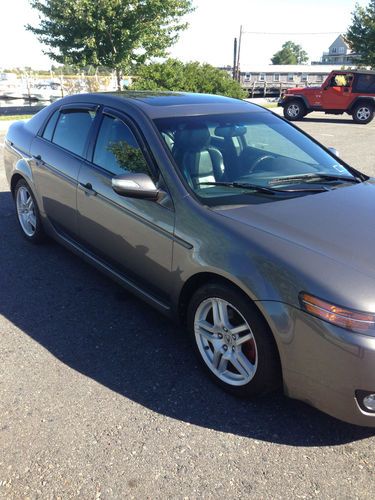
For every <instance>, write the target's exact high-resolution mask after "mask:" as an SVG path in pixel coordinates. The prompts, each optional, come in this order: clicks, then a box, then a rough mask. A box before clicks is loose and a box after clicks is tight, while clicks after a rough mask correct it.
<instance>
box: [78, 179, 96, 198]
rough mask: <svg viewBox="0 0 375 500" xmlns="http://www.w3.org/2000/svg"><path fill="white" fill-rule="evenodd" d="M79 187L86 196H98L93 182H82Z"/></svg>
mask: <svg viewBox="0 0 375 500" xmlns="http://www.w3.org/2000/svg"><path fill="white" fill-rule="evenodd" d="M79 185H80V186H81V188H82V189H83V190H84V191H85V193H86V194H88V195H93V196H94V195H96V191H95V189H93V187H92V184H91V182H86V183H83V182H80V183H79Z"/></svg>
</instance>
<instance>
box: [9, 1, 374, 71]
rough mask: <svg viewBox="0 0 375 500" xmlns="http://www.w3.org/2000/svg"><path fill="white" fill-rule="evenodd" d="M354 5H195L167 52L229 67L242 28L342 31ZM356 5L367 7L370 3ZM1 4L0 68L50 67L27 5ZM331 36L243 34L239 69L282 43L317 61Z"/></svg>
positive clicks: (263, 57)
mask: <svg viewBox="0 0 375 500" xmlns="http://www.w3.org/2000/svg"><path fill="white" fill-rule="evenodd" d="M355 3H356V2H355V0H267V1H265V0H230V1H227V0H225V1H224V0H194V4H195V5H196V10H195V12H194V13H192V14H190V15H189V16H188V17H187V21H188V22H189V23H190V27H189V28H188V30H187V31H186V32H185V33H183V34H182V36H181V38H180V41H179V42H178V43H177V44H176V45H175V46H174V47H172V48H171V50H170V52H171V55H172V56H173V57H177V58H179V59H182V60H184V61H191V60H197V61H201V62H209V63H211V64H214V65H224V64H231V62H232V52H233V38H234V37H235V36H237V35H238V32H239V27H240V25H241V24H242V25H243V27H244V29H245V30H246V31H250V32H254V31H257V32H259V31H261V32H282V33H285V32H289V33H291V32H292V33H295V32H297V33H310V32H339V31H345V29H346V28H347V26H348V24H349V23H350V20H351V12H352V11H353V9H354V5H355ZM358 3H359V4H361V5H366V4H367V3H368V0H359V2H358ZM0 5H1V11H2V15H1V23H0V67H12V66H24V65H30V66H35V67H46V68H48V67H49V66H50V64H51V62H50V61H49V60H48V58H47V57H46V56H43V55H42V46H41V45H40V44H39V43H38V42H37V40H36V38H35V36H34V35H32V34H31V33H29V32H26V30H25V29H24V25H25V24H27V23H30V24H33V23H34V24H35V23H36V22H37V19H38V17H37V14H36V12H34V11H33V10H32V9H31V8H30V6H29V2H28V0H1V4H0ZM335 36H336V35H334V34H331V35H319V36H312V35H294V36H292V35H284V36H283V35H271V36H270V35H252V34H245V35H244V37H243V45H242V52H241V65H242V67H243V68H246V67H248V66H251V65H253V64H257V65H258V64H268V63H269V62H270V57H271V56H272V55H273V54H274V52H276V51H277V50H278V49H279V48H280V46H281V45H282V43H283V42H284V41H286V40H293V41H294V42H296V43H299V44H301V45H302V46H303V47H304V48H305V50H306V51H307V52H308V53H309V55H310V57H311V58H312V59H317V58H319V57H320V56H321V53H322V51H323V50H327V49H328V46H329V45H330V44H331V42H332V41H333V40H334V38H335ZM9 47H11V49H9Z"/></svg>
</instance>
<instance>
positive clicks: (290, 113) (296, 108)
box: [284, 99, 307, 121]
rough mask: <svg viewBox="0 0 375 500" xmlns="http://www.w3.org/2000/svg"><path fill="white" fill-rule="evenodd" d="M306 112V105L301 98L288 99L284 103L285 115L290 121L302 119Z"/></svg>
mask: <svg viewBox="0 0 375 500" xmlns="http://www.w3.org/2000/svg"><path fill="white" fill-rule="evenodd" d="M306 114H307V110H306V106H305V105H304V103H303V102H302V101H301V100H300V99H293V100H290V101H287V102H286V103H285V105H284V117H285V118H286V119H287V120H289V121H297V120H302V118H303V117H304V116H305V115H306Z"/></svg>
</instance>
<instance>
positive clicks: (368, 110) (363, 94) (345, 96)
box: [279, 70, 375, 124]
mask: <svg viewBox="0 0 375 500" xmlns="http://www.w3.org/2000/svg"><path fill="white" fill-rule="evenodd" d="M279 106H282V107H283V108H284V116H285V118H287V119H288V120H292V121H293V120H301V119H302V118H303V117H304V116H306V115H307V114H308V113H311V111H324V112H325V113H326V114H335V115H341V114H343V113H348V114H349V115H351V116H352V117H353V120H354V121H355V122H356V123H362V124H366V123H369V122H370V121H371V120H372V119H373V118H374V111H375V71H362V70H361V71H360V70H357V71H353V70H350V71H349V70H347V71H332V72H331V73H330V74H329V75H328V77H327V79H326V80H325V82H324V83H323V85H322V86H321V87H305V88H293V89H288V90H287V92H286V93H285V94H284V96H283V98H282V99H281V101H280V102H279Z"/></svg>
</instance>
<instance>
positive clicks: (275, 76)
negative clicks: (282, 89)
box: [273, 73, 280, 82]
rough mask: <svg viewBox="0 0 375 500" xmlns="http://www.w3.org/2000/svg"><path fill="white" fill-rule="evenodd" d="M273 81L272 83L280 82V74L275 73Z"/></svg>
mask: <svg viewBox="0 0 375 500" xmlns="http://www.w3.org/2000/svg"><path fill="white" fill-rule="evenodd" d="M273 81H274V82H279V81H280V73H275V74H274V75H273Z"/></svg>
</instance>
